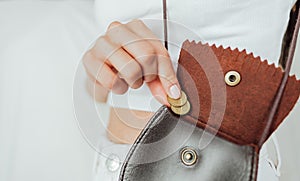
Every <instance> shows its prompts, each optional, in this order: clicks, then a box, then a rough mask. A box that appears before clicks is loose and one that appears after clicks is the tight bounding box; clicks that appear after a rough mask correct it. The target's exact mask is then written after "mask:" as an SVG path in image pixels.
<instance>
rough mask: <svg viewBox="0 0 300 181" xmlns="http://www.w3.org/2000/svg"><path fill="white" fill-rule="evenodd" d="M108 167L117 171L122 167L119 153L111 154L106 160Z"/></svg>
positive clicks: (112, 170)
mask: <svg viewBox="0 0 300 181" xmlns="http://www.w3.org/2000/svg"><path fill="white" fill-rule="evenodd" d="M105 165H106V168H107V169H108V170H109V171H111V172H115V171H117V170H118V169H119V167H120V158H119V157H118V156H117V155H114V154H111V155H110V156H109V157H108V158H107V159H106V162H105Z"/></svg>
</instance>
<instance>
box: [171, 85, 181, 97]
mask: <svg viewBox="0 0 300 181" xmlns="http://www.w3.org/2000/svg"><path fill="white" fill-rule="evenodd" d="M180 94H181V92H180V90H179V87H178V86H177V85H176V84H174V85H172V86H171V87H170V95H169V96H170V97H171V98H173V99H179V98H180Z"/></svg>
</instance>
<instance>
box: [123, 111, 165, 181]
mask: <svg viewBox="0 0 300 181" xmlns="http://www.w3.org/2000/svg"><path fill="white" fill-rule="evenodd" d="M166 110H167V107H165V106H162V107H161V108H160V110H159V111H158V112H157V113H156V114H155V115H154V117H153V118H152V120H154V121H153V122H151V121H150V122H149V123H148V125H146V127H145V129H144V131H143V132H142V133H141V134H140V136H139V137H138V138H137V140H136V142H135V143H134V144H133V145H132V147H131V148H130V150H129V154H128V156H127V158H126V159H125V163H124V166H123V168H122V170H121V172H122V173H121V175H120V179H119V180H120V181H122V180H123V179H124V176H125V173H126V172H127V168H128V163H129V160H130V159H131V158H132V155H133V153H134V152H135V150H136V148H137V146H138V144H139V143H141V142H142V141H143V140H144V139H145V137H146V135H148V134H149V132H150V130H151V129H150V128H151V127H152V125H153V124H156V123H157V122H158V121H160V120H161V119H158V120H157V119H156V118H157V117H159V116H160V115H161V114H162V112H164V111H166Z"/></svg>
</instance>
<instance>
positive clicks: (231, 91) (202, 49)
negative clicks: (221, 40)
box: [177, 41, 300, 145]
mask: <svg viewBox="0 0 300 181" xmlns="http://www.w3.org/2000/svg"><path fill="white" fill-rule="evenodd" d="M232 70H233V71H237V72H239V74H240V76H241V81H240V83H239V84H238V85H236V86H228V85H226V83H225V81H224V76H225V74H226V73H227V72H228V71H232ZM177 74H178V79H179V81H180V84H181V86H182V89H183V90H184V91H185V92H186V94H187V96H188V98H189V101H190V103H191V107H192V109H191V111H190V113H189V114H188V115H186V116H185V119H187V120H189V121H193V122H195V121H197V125H198V126H199V127H201V128H205V127H206V128H207V129H208V130H210V131H211V132H217V134H218V135H219V136H222V137H224V138H226V139H227V140H229V141H232V142H235V143H238V144H243V145H249V144H250V145H257V144H258V142H259V141H260V139H261V136H262V133H263V131H264V128H265V126H266V120H267V116H268V113H269V110H270V107H271V105H272V102H273V99H274V97H275V94H276V92H277V89H278V87H279V85H280V82H281V79H282V76H283V71H282V69H281V68H278V67H277V68H276V67H275V66H274V64H271V65H269V64H268V62H267V60H264V61H262V60H261V59H260V57H254V56H253V54H252V53H251V54H247V52H246V51H245V50H243V51H239V50H238V49H234V50H231V49H230V48H226V49H224V48H223V47H222V46H221V47H216V46H215V45H213V46H209V45H208V44H205V45H203V44H201V43H195V42H189V41H185V42H184V43H183V47H182V50H181V53H180V58H179V66H178V71H177ZM299 94H300V81H299V80H296V77H295V76H291V77H289V79H288V83H287V86H286V88H285V92H284V95H283V99H282V101H281V103H280V107H279V110H278V112H277V115H276V120H274V124H273V126H272V130H271V132H270V133H269V135H270V134H271V133H272V132H274V130H275V129H276V128H277V127H278V126H279V124H280V123H281V122H282V121H283V120H284V118H285V117H286V116H287V115H288V113H289V112H290V111H291V110H292V108H293V106H294V105H295V103H296V101H297V100H298V98H299ZM264 141H265V140H264Z"/></svg>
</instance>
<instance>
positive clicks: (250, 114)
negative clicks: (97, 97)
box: [119, 1, 300, 181]
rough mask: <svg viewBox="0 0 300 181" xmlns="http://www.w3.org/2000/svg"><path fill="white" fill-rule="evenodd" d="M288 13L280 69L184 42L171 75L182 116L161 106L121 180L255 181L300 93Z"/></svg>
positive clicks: (294, 27)
mask: <svg viewBox="0 0 300 181" xmlns="http://www.w3.org/2000/svg"><path fill="white" fill-rule="evenodd" d="M299 19H300V18H299V1H298V2H297V3H296V5H295V7H294V8H293V10H292V11H291V13H290V21H289V25H288V28H287V31H286V34H285V36H284V40H283V47H282V53H281V58H280V60H279V63H280V66H279V67H276V66H275V65H274V64H272V65H269V64H268V62H267V61H266V60H264V61H262V60H261V59H260V57H254V56H253V54H247V52H246V51H245V50H243V51H240V50H238V49H234V50H232V49H231V48H223V47H222V46H221V47H216V46H215V45H212V46H210V45H208V44H201V43H200V42H199V43H196V42H189V41H185V42H184V43H183V45H182V49H181V52H180V57H179V61H178V63H179V66H178V70H177V76H178V79H179V82H180V85H181V88H182V90H183V91H184V92H185V93H186V96H187V100H186V101H185V104H189V107H188V109H189V110H188V113H187V114H184V115H180V106H179V107H178V110H179V112H176V113H177V114H176V113H175V112H174V110H173V109H171V108H169V107H166V106H162V107H161V108H160V109H159V110H158V111H157V112H156V113H155V115H154V116H153V117H152V118H151V120H150V121H149V123H148V124H147V126H146V127H145V128H144V130H143V131H142V132H141V134H140V135H139V137H138V138H137V140H136V141H135V143H134V144H133V146H132V148H131V149H130V151H129V153H128V155H127V158H126V160H125V162H124V164H123V166H122V169H121V172H120V178H119V180H121V181H154V180H159V181H166V180H172V181H177V180H178V181H182V180H201V181H255V180H256V178H257V170H258V159H259V151H260V149H261V146H262V145H263V143H264V142H265V141H266V140H267V139H268V138H269V136H270V135H271V134H272V133H273V132H274V131H275V130H276V128H277V127H278V126H279V125H280V124H281V123H282V122H283V120H284V119H285V117H286V116H287V115H288V113H289V112H290V111H291V110H292V108H293V106H294V105H295V103H296V102H297V100H298V98H299V94H300V81H299V80H297V79H296V77H295V76H289V72H290V67H291V64H292V59H293V55H294V51H295V46H296V41H297V34H298V30H299V24H300V22H299Z"/></svg>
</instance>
